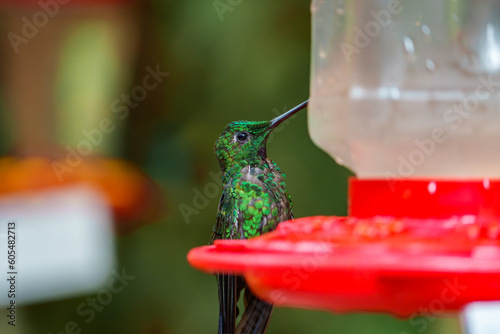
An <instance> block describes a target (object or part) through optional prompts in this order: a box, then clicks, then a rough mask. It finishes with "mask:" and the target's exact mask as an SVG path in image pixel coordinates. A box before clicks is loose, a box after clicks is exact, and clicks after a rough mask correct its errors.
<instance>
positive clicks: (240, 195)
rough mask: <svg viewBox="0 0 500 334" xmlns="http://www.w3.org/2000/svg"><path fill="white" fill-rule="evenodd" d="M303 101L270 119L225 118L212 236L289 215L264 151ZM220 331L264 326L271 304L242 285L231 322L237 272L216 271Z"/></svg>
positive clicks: (234, 235) (257, 229)
mask: <svg viewBox="0 0 500 334" xmlns="http://www.w3.org/2000/svg"><path fill="white" fill-rule="evenodd" d="M306 105H307V101H306V102H304V103H302V104H301V105H299V106H297V107H296V108H294V109H292V110H290V111H288V112H287V113H285V114H283V115H281V116H279V117H277V118H275V119H273V120H272V121H264V122H250V121H239V122H233V123H229V124H228V125H227V126H226V128H225V129H224V131H223V132H222V134H221V136H220V137H219V139H218V140H217V142H216V143H215V155H216V156H217V159H218V160H219V164H220V167H221V169H222V171H223V173H224V174H223V180H222V181H223V182H222V184H223V189H222V196H221V199H220V202H219V210H218V212H217V220H216V222H215V225H214V228H213V233H212V238H211V240H210V243H213V242H214V240H216V239H249V238H253V237H255V236H258V235H261V234H262V233H266V232H269V231H272V230H274V229H275V228H276V227H277V226H278V224H279V223H280V222H282V221H285V220H289V219H293V212H292V201H291V199H290V196H289V195H288V192H287V190H286V183H285V180H284V179H285V174H284V173H283V172H282V171H281V169H280V168H279V167H278V166H277V165H276V164H275V163H274V162H273V161H272V160H270V159H268V158H267V155H266V142H267V138H268V136H269V134H270V133H271V131H272V130H273V129H274V128H275V127H276V126H278V125H279V124H280V123H282V122H283V121H284V120H285V119H287V118H288V117H290V116H291V115H293V114H294V113H295V112H297V111H298V110H301V109H302V108H304V107H305V106H306ZM216 277H217V285H218V288H219V307H220V312H219V330H218V333H219V334H232V333H238V334H240V333H251V334H260V333H264V332H265V331H266V328H267V325H268V323H269V320H270V318H271V313H272V311H273V306H272V305H271V304H269V303H266V302H264V301H262V300H260V299H258V298H257V297H256V296H254V295H253V293H252V292H251V291H250V290H249V289H246V290H245V312H244V313H243V315H242V317H241V320H240V322H239V324H238V325H236V317H237V314H238V312H237V308H236V303H237V301H238V299H239V295H240V294H241V291H242V290H243V289H245V288H246V283H245V280H244V279H243V278H242V277H239V276H235V275H231V274H226V273H218V274H217V275H216Z"/></svg>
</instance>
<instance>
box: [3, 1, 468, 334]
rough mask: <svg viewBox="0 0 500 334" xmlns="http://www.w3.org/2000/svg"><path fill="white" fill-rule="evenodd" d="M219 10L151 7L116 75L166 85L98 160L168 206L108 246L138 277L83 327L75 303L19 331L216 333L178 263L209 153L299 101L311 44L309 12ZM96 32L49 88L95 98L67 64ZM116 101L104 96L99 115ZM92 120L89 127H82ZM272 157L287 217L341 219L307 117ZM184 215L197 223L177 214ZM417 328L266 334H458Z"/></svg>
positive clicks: (344, 325)
mask: <svg viewBox="0 0 500 334" xmlns="http://www.w3.org/2000/svg"><path fill="white" fill-rule="evenodd" d="M220 2H222V3H224V4H226V5H227V6H229V7H230V8H231V10H228V11H225V12H224V13H223V14H222V19H221V15H219V13H218V12H217V10H216V8H215V6H214V2H213V1H201V0H197V1H194V0H193V1H159V0H157V1H152V2H147V3H141V4H140V5H139V6H138V7H137V9H136V11H137V12H136V13H137V19H138V22H139V26H140V29H139V30H138V31H139V38H138V41H139V44H138V48H137V49H138V53H137V57H136V58H135V59H134V61H133V67H132V68H131V69H130V70H131V73H132V75H131V78H130V80H128V79H126V78H127V76H126V75H123V77H124V79H123V80H128V81H126V83H125V84H124V86H125V87H127V88H126V89H125V91H129V90H130V88H132V87H134V86H135V85H140V84H141V83H142V79H143V77H144V75H145V73H146V72H145V68H146V66H150V67H153V68H154V67H155V66H156V65H157V64H159V65H160V68H161V69H162V70H163V71H166V72H169V76H168V77H167V78H166V79H165V81H164V82H163V83H162V84H161V85H159V87H158V88H157V89H155V90H153V91H151V92H149V93H148V96H147V98H146V99H145V100H144V101H142V102H140V103H139V105H138V107H137V108H135V109H133V110H132V111H131V114H130V116H129V117H128V118H127V119H126V120H125V122H123V125H122V126H121V129H120V131H117V132H116V133H114V134H113V136H112V137H110V138H108V140H107V143H106V145H104V146H103V147H101V148H100V151H101V153H106V154H110V155H113V156H119V157H123V158H126V159H129V160H131V161H133V162H134V163H136V164H138V165H139V166H140V167H141V168H142V169H143V170H144V171H145V172H146V173H147V174H148V175H150V176H151V177H152V178H153V179H154V180H155V181H156V182H157V183H158V184H159V185H160V186H161V189H162V190H163V192H164V194H165V207H166V208H167V214H166V215H165V217H164V218H163V219H162V220H161V221H158V222H155V223H153V224H150V225H146V226H143V227H141V228H140V229H138V230H137V231H134V232H132V233H130V234H128V235H125V236H121V237H118V245H117V252H118V256H119V268H126V272H127V273H128V274H130V275H134V276H135V277H136V278H135V279H134V280H133V281H132V282H131V283H130V284H129V286H128V287H126V288H125V289H124V290H123V291H122V292H121V293H119V294H116V295H114V296H113V301H112V302H111V303H110V304H109V305H106V306H105V308H104V309H103V310H102V312H99V313H96V318H95V320H94V321H92V322H90V323H89V324H85V323H84V321H82V318H81V317H80V316H79V315H77V314H76V308H77V306H78V305H79V304H80V303H81V302H83V301H85V300H86V298H87V296H80V297H76V298H71V299H67V300H62V301H54V302H51V303H44V304H39V305H33V306H29V307H26V308H24V309H23V310H22V312H21V315H20V317H19V324H20V329H19V330H20V331H21V332H24V333H59V332H63V331H64V326H65V324H66V323H67V322H68V321H76V322H78V323H79V324H80V325H81V326H80V328H81V329H82V333H94V334H100V333H145V334H155V333H158V334H160V333H162V334H163V333H215V332H216V329H217V320H218V318H217V313H218V304H217V289H216V283H215V279H214V278H213V277H212V276H210V275H206V274H204V273H201V272H199V271H196V270H195V269H193V268H191V267H190V266H189V265H188V263H187V261H186V254H187V252H188V251H189V250H190V249H191V248H193V247H196V246H200V245H204V244H207V242H208V240H209V238H210V234H211V229H212V225H213V223H214V219H215V215H216V211H217V204H218V196H219V194H217V195H215V196H214V195H213V193H212V191H213V185H214V182H215V181H214V179H213V177H211V176H210V175H214V174H215V173H217V172H218V171H219V167H218V164H217V161H216V159H215V157H214V154H213V144H214V142H215V140H216V139H217V137H218V135H219V134H220V132H221V131H222V129H223V128H224V126H225V124H226V123H228V122H230V121H233V120H239V119H251V120H265V119H271V118H273V117H275V116H276V114H278V113H281V112H283V111H284V110H286V109H287V108H290V107H293V106H295V105H296V104H298V103H300V102H302V101H303V100H305V99H307V98H308V92H309V67H310V54H309V53H310V43H311V40H310V23H311V22H310V12H309V5H310V3H309V1H304V0H276V1H272V2H271V1H267V2H265V1H260V2H257V1H248V0H243V1H240V2H238V1H233V2H232V3H237V5H234V6H233V5H231V2H229V1H227V0H222V1H220ZM96 25H97V24H96ZM94 28H95V29H99V27H98V26H96V27H93V26H92V23H90V24H89V26H87V27H86V28H85V29H87V30H84V31H83V32H82V33H81V34H80V35H79V36H80V37H79V38H80V39H79V42H78V43H69V45H67V46H66V51H65V57H66V58H65V60H66V65H61V66H62V67H64V70H63V71H62V72H61V74H60V78H59V79H58V80H60V81H64V80H65V77H74V76H78V77H79V78H80V80H81V81H82V82H81V83H80V84H81V86H82V87H86V86H85V85H87V87H88V88H89V89H91V87H95V86H93V85H94V81H93V79H88V83H85V78H84V76H85V71H83V73H82V67H81V66H76V65H75V64H78V60H79V59H81V57H82V52H85V51H83V50H89V49H92V48H94V47H95V45H96V43H97V42H96V39H95V38H92V37H90V38H86V37H85V36H87V35H85V32H87V33H88V34H90V35H88V36H92V29H94ZM103 43H104V45H105V44H106V43H105V42H103ZM110 62H111V63H112V62H113V59H111V60H110ZM68 64H69V65H68ZM105 69H106V70H109V68H108V67H106V68H105ZM98 72H99V71H98ZM99 73H100V74H101V75H103V77H102V78H100V79H99V82H100V83H102V82H103V80H105V79H106V78H109V75H111V76H112V75H113V74H112V73H111V74H107V73H104V74H103V73H102V71H100V72H99ZM82 76H83V77H82ZM116 76H117V77H119V75H116ZM65 87H66V86H65V85H62V87H60V88H59V90H58V94H59V97H60V100H59V101H60V102H59V103H60V104H63V103H66V104H69V106H68V109H70V110H72V109H73V107H74V108H75V109H78V108H81V103H82V102H81V100H78V99H75V101H73V102H72V100H71V99H70V98H69V97H68V96H67V94H70V92H66V91H65ZM103 87H104V88H103V89H106V85H105V84H103ZM65 94H66V95H65ZM117 95H119V94H117V92H116V91H113V89H110V91H109V93H107V98H109V101H108V103H109V102H111V101H112V100H113V99H114V98H116V96H117ZM61 101H62V102H61ZM72 103H74V106H73V105H72ZM4 109H5V108H4ZM82 112H84V113H90V114H92V113H93V112H92V111H91V110H84V111H82ZM97 113H100V112H97ZM115 116H116V115H115ZM79 117H81V114H78V113H76V112H75V113H74V114H64V115H62V114H61V115H59V118H64V119H67V120H68V122H67V123H61V124H60V125H59V130H58V131H59V133H60V138H59V139H60V140H61V141H62V142H71V141H72V140H74V141H77V140H79V137H78V136H75V133H79V132H80V131H81V129H80V128H78V121H75V120H72V119H78V118H79ZM99 117H102V115H101V116H99V115H97V116H96V117H95V118H94V119H99ZM92 119H93V118H92V117H90V120H87V122H89V123H88V124H91V125H92V122H93V121H92ZM2 124H4V131H3V132H2V137H1V141H0V143H1V150H2V153H4V154H5V153H7V152H8V151H9V150H10V148H11V146H12V145H13V136H12V134H13V132H14V131H15V130H13V129H12V126H11V125H12V121H11V120H9V117H8V115H7V113H6V112H5V110H4V112H2ZM61 128H64V129H61ZM73 137H74V138H73ZM268 155H269V157H271V158H272V159H273V160H274V161H276V162H277V163H278V165H279V166H280V167H281V168H282V169H283V170H284V171H286V173H287V175H288V178H287V184H288V187H289V192H290V194H291V196H292V198H293V200H294V209H295V216H296V217H303V216H310V215H345V214H346V208H347V199H346V194H347V178H348V176H349V175H350V172H349V171H347V170H346V169H345V168H343V167H340V166H338V165H337V164H336V163H335V162H334V161H333V160H332V159H331V158H330V157H329V156H327V155H326V154H325V153H324V152H322V151H321V150H320V149H318V148H317V147H316V146H315V145H314V144H313V143H312V142H311V140H310V138H309V135H308V129H307V115H306V113H302V114H299V116H297V117H296V118H295V119H294V120H293V121H292V122H290V123H289V124H288V125H286V126H285V127H284V128H283V130H282V131H281V132H279V133H277V134H276V135H275V136H274V137H273V139H272V140H271V141H270V143H269V145H268ZM200 193H201V194H204V195H203V196H200V195H199V194H200ZM201 197H203V198H205V199H200V198H201ZM195 201H196V202H195ZM196 205H198V206H199V208H196ZM187 207H189V208H192V209H193V211H189V213H185V214H182V212H181V211H183V208H184V209H186V208H187ZM425 323H426V324H427V325H428V327H427V326H426V327H423V326H412V325H411V323H410V322H408V321H407V320H397V319H395V318H392V317H390V316H386V315H366V314H365V315H333V314H330V313H327V312H321V311H311V310H298V309H288V308H279V309H276V310H275V312H274V315H273V319H272V321H271V325H270V327H269V330H268V333H342V334H359V333H370V334H377V333H384V334H386V333H394V334H404V333H410V334H413V333H423V332H425V333H428V334H437V333H443V334H444V333H457V332H458V331H459V330H458V325H457V322H456V321H455V320H436V319H434V318H427V319H426V320H425Z"/></svg>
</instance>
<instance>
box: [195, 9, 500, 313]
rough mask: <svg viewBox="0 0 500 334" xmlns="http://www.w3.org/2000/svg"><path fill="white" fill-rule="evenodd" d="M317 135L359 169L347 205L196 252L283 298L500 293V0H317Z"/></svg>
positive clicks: (449, 303)
mask: <svg viewBox="0 0 500 334" xmlns="http://www.w3.org/2000/svg"><path fill="white" fill-rule="evenodd" d="M311 11H312V16H313V31H312V34H313V36H312V41H313V45H312V61H313V63H312V76H311V92H310V95H311V96H310V104H309V105H310V108H309V130H310V135H311V138H312V140H313V141H314V142H315V143H316V144H317V145H318V146H319V147H321V148H322V149H323V150H325V151H326V152H328V153H329V154H330V155H331V156H332V157H333V158H334V159H335V160H336V161H337V162H338V163H339V164H342V165H344V166H346V167H348V168H349V169H351V170H352V171H353V172H354V173H355V174H356V177H355V178H351V179H350V181H349V194H348V195H349V208H348V212H349V213H348V216H347V217H337V216H333V217H325V216H316V217H305V218H300V219H296V220H295V221H289V222H284V223H282V224H280V225H279V226H278V228H277V229H276V230H275V231H274V232H271V233H268V234H266V235H263V236H260V237H256V238H253V239H251V240H220V241H216V242H215V244H214V245H213V246H205V247H199V248H195V249H193V250H192V251H191V252H190V253H189V255H188V260H189V262H190V263H191V265H193V266H194V267H196V268H198V269H201V270H204V271H207V272H217V271H225V272H233V273H237V274H241V275H243V276H244V277H245V280H246V282H247V283H248V284H249V286H250V288H251V289H252V290H253V291H254V293H255V294H256V295H257V296H258V297H260V298H262V299H264V300H266V301H269V302H271V303H274V304H276V305H283V306H289V307H305V308H314V309H326V310H329V311H333V312H360V311H368V312H381V313H389V314H393V315H396V316H400V317H409V316H412V315H416V314H423V315H425V314H429V313H431V314H433V315H441V314H447V313H454V312H457V311H461V310H462V309H463V308H464V307H465V306H466V305H467V304H469V303H471V302H475V301H492V300H500V283H499V282H500V154H499V151H498V148H497V145H498V141H497V140H498V139H500V138H499V137H500V113H499V111H498V110H497V106H498V105H499V102H500V101H499V97H500V75H499V70H500V21H499V20H498V17H499V15H500V3H498V2H496V1H469V0H436V1H425V2H424V1H418V2H417V1H411V0H400V1H390V0H387V1H386V0H384V1H371V0H353V1H343V0H314V1H313V2H312V5H311Z"/></svg>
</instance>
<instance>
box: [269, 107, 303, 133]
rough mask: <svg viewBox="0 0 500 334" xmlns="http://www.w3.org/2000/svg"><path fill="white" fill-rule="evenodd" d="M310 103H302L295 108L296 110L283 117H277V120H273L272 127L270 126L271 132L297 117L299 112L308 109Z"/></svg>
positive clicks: (291, 110) (293, 109)
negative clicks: (294, 116)
mask: <svg viewBox="0 0 500 334" xmlns="http://www.w3.org/2000/svg"><path fill="white" fill-rule="evenodd" d="M308 103H309V100H306V101H304V102H302V103H301V104H299V105H298V106H295V107H294V108H292V109H290V110H288V111H287V112H286V113H284V114H283V115H280V116H278V117H276V118H275V119H273V120H272V121H271V125H270V126H269V130H272V129H274V128H275V127H277V126H278V125H280V124H281V123H282V122H283V121H285V120H287V119H288V118H290V117H291V116H293V115H295V114H296V113H297V112H298V111H300V110H302V109H304V108H305V107H307V104H308Z"/></svg>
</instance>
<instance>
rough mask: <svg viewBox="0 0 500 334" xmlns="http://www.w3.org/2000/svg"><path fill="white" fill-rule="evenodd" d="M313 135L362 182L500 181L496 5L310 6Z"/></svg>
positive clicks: (463, 1)
mask: <svg viewBox="0 0 500 334" xmlns="http://www.w3.org/2000/svg"><path fill="white" fill-rule="evenodd" d="M311 10H312V15H313V47H312V61H313V64H312V77H311V99H310V105H309V106H310V107H309V130H310V134H311V137H312V139H313V140H314V141H315V143H316V144H317V145H318V146H320V147H321V148H322V149H324V150H325V151H326V152H328V153H329V154H330V155H331V156H333V157H334V158H335V159H336V161H337V162H338V163H340V164H343V165H345V166H346V167H348V168H350V169H351V170H352V171H353V172H355V173H356V175H357V177H359V178H369V177H373V178H387V177H391V178H397V177H401V178H412V177H414V178H416V177H425V176H430V177H442V178H449V177H454V178H476V177H480V178H484V177H490V178H494V177H496V178H498V177H500V154H498V143H499V142H500V112H499V110H498V106H499V105H500V74H499V73H500V72H499V71H500V2H499V1H495V0H485V1H472V0H434V1H412V0H401V1H395V0H393V1H389V0H354V1H344V0H313V1H312V5H311Z"/></svg>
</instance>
